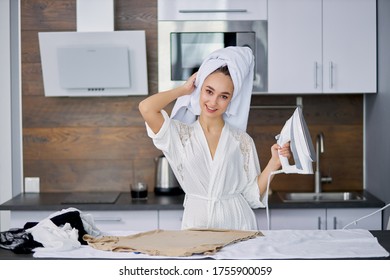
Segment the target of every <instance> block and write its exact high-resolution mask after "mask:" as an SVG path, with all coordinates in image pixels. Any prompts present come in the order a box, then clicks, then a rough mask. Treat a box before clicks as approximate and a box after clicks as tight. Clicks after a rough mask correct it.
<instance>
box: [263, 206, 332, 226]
mask: <svg viewBox="0 0 390 280" xmlns="http://www.w3.org/2000/svg"><path fill="white" fill-rule="evenodd" d="M270 216H271V219H270V220H271V230H278V229H310V230H314V229H326V209H271V210H270Z"/></svg>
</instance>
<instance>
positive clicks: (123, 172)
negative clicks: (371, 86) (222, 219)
mask: <svg viewBox="0 0 390 280" xmlns="http://www.w3.org/2000/svg"><path fill="white" fill-rule="evenodd" d="M21 15H22V22H21V27H22V30H21V37H22V38H21V40H22V47H21V49H22V106H23V154H24V175H25V176H28V177H40V180H41V190H42V191H45V192H62V191H73V192H77V191H128V190H129V184H131V183H134V182H137V181H145V182H147V183H148V185H149V189H150V190H153V187H154V167H155V165H154V164H155V162H154V158H155V157H157V156H158V155H160V154H161V152H160V151H158V150H157V149H156V148H155V147H154V146H153V144H152V141H151V140H150V139H149V138H148V137H147V135H146V130H145V124H144V121H143V120H142V118H141V116H140V114H139V112H138V103H139V102H140V101H141V100H142V99H143V98H144V97H112V98H106V97H104V98H99V97H98V98H67V97H65V98H63V97H61V98H53V97H51V98H46V97H44V88H43V81H42V71H41V64H40V54H39V44H38V32H48V31H75V30H76V0H63V1H50V0H21ZM115 29H116V30H145V32H146V45H147V61H148V62H147V63H148V78H149V92H150V94H153V93H155V92H156V91H157V88H158V87H157V83H158V81H157V1H156V0H144V1H127V0H116V1H115ZM295 102H296V96H293V95H285V96H281V95H276V96H274V95H265V96H254V97H253V98H252V105H294V104H295ZM303 106H304V107H303V112H304V115H305V119H306V122H307V124H308V126H309V129H310V132H311V135H312V139H313V141H315V137H316V135H317V133H319V132H321V131H322V132H323V133H324V135H325V153H324V154H322V155H321V170H322V171H323V174H324V175H330V176H331V177H332V178H333V182H332V183H331V184H325V185H324V186H323V188H324V190H360V189H362V186H363V154H362V153H363V152H362V151H363V97H362V95H305V96H303ZM171 108H172V104H171V106H169V107H168V112H169V111H170V109H171ZM292 113H293V109H254V110H251V112H250V116H249V123H248V132H249V133H250V135H251V136H252V137H253V138H254V141H255V143H256V147H257V149H258V153H259V158H260V162H261V166H262V167H264V166H265V165H266V163H267V162H268V160H269V156H270V146H271V145H272V144H273V143H274V142H275V138H274V137H275V135H276V134H278V133H279V132H280V130H281V128H282V126H283V125H284V123H285V121H286V120H287V119H288V118H289V117H290V116H291V114H292ZM313 187H314V176H313V175H296V174H289V175H287V174H280V175H277V176H276V177H275V179H274V181H273V182H272V184H271V188H272V189H273V190H275V191H287V190H292V191H311V190H312V189H313Z"/></svg>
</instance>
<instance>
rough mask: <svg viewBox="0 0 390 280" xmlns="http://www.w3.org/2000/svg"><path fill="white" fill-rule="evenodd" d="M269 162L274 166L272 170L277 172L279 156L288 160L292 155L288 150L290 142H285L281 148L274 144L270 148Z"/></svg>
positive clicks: (279, 164)
mask: <svg viewBox="0 0 390 280" xmlns="http://www.w3.org/2000/svg"><path fill="white" fill-rule="evenodd" d="M271 154H272V157H271V160H270V161H271V162H272V163H273V164H272V165H273V166H274V168H273V169H274V170H278V169H279V168H280V167H281V165H282V164H281V163H280V159H279V155H281V156H284V157H287V158H288V159H291V157H292V153H291V149H290V142H287V143H286V144H284V145H283V147H281V146H279V145H278V144H274V145H272V147H271Z"/></svg>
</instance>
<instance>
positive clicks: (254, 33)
mask: <svg viewBox="0 0 390 280" xmlns="http://www.w3.org/2000/svg"><path fill="white" fill-rule="evenodd" d="M244 2H245V1H244ZM247 2H248V1H247ZM162 10H163V11H164V9H162ZM165 10H167V11H168V12H170V13H171V12H172V11H171V10H169V9H165ZM177 13H178V14H179V13H180V15H179V16H180V18H178V19H176V18H175V19H173V20H172V19H171V18H168V19H167V17H164V15H162V16H161V18H159V21H158V88H159V91H163V90H168V89H171V88H174V87H176V86H178V85H181V84H183V82H184V81H185V80H187V78H188V77H190V76H191V74H192V73H195V72H196V71H197V70H198V68H199V66H200V64H201V63H202V61H203V60H204V58H205V57H206V56H207V55H208V54H210V53H211V52H213V51H215V50H217V49H220V48H223V47H228V46H248V47H249V48H251V49H252V51H253V53H254V56H255V71H254V77H253V92H267V90H268V85H267V81H268V60H267V30H268V28H267V20H266V19H253V17H252V18H250V19H249V20H248V19H247V18H245V13H247V12H246V10H245V9H242V10H241V9H224V10H223V11H221V10H215V9H212V10H211V9H209V10H207V9H191V10H179V11H178V12H177ZM221 13H225V14H227V16H226V17H225V18H224V19H218V20H214V19H215V18H218V17H216V16H215V15H220V14H221ZM229 13H231V14H232V15H234V16H232V17H229ZM239 13H243V14H244V16H243V19H244V20H241V19H240V16H239V15H238V14H239ZM194 14H195V16H199V15H201V16H204V17H203V18H204V19H201V20H199V19H197V20H193V19H194V18H195V16H191V15H194ZM160 15H161V10H160V8H159V16H160ZM207 15H209V16H207ZM207 18H208V19H207ZM210 18H213V20H210ZM233 19H234V20H233Z"/></svg>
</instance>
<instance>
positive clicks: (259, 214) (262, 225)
mask: <svg viewBox="0 0 390 280" xmlns="http://www.w3.org/2000/svg"><path fill="white" fill-rule="evenodd" d="M253 211H254V212H255V216H256V222H257V229H258V230H268V221H267V212H266V210H265V208H259V209H254V210H253ZM270 226H271V225H270Z"/></svg>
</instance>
